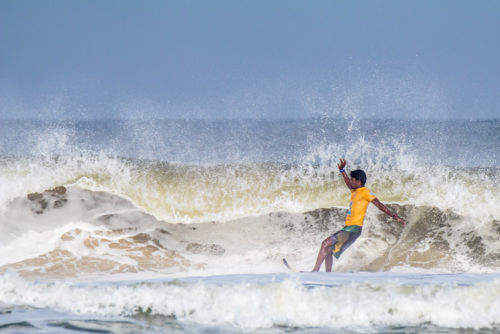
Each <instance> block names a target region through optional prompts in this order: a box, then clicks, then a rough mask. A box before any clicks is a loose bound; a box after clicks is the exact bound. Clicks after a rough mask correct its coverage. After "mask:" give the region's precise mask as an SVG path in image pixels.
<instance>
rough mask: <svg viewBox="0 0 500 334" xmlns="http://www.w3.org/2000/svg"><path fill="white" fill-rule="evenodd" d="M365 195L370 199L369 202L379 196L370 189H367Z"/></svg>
mask: <svg viewBox="0 0 500 334" xmlns="http://www.w3.org/2000/svg"><path fill="white" fill-rule="evenodd" d="M363 197H364V198H365V199H366V200H367V201H368V202H371V201H373V200H374V199H375V198H377V196H375V195H374V194H373V193H372V192H371V191H370V190H368V189H366V191H365V192H363Z"/></svg>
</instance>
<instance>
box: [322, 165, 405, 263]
mask: <svg viewBox="0 0 500 334" xmlns="http://www.w3.org/2000/svg"><path fill="white" fill-rule="evenodd" d="M346 164H347V162H346V161H345V160H343V159H340V162H339V163H338V164H337V166H338V167H339V172H340V173H341V174H342V176H343V177H344V181H345V184H346V185H347V187H348V188H349V189H350V190H351V204H350V206H349V211H348V212H347V217H346V219H345V224H344V227H343V228H342V229H341V230H340V231H338V232H335V233H334V234H332V235H331V236H329V237H328V238H326V239H325V240H323V242H322V243H321V248H320V249H319V252H318V258H317V260H316V264H315V265H314V268H313V270H312V271H319V268H320V267H321V264H322V263H323V261H325V267H326V271H328V272H330V271H332V264H333V256H335V258H337V259H338V258H339V257H340V255H341V254H342V253H343V252H344V251H345V250H346V249H347V248H348V247H349V246H351V245H352V244H353V243H354V241H356V239H357V238H358V237H359V236H360V235H361V230H362V229H363V220H364V219H365V214H366V209H367V208H368V204H370V203H373V204H374V205H375V206H376V207H377V208H379V209H380V210H381V211H382V212H384V213H385V214H386V215H388V216H390V217H392V218H393V219H395V220H396V221H398V222H400V223H401V224H403V225H405V224H406V221H405V220H404V219H402V218H400V217H399V216H398V215H397V214H395V213H393V212H392V211H391V210H389V209H388V208H387V207H386V206H385V205H384V204H382V203H381V202H380V201H379V200H378V199H377V198H376V197H375V196H374V195H373V194H372V193H371V192H370V190H368V189H367V188H366V187H365V183H366V173H365V172H364V171H362V170H361V169H357V170H354V171H352V172H351V173H350V174H349V175H350V177H349V176H348V175H347V173H346V171H345V169H344V168H345V166H346Z"/></svg>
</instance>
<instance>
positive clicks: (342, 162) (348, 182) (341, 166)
mask: <svg viewBox="0 0 500 334" xmlns="http://www.w3.org/2000/svg"><path fill="white" fill-rule="evenodd" d="M346 165H347V161H345V160H344V159H340V162H339V163H338V164H337V167H339V171H340V173H341V174H342V177H343V178H344V182H345V184H346V186H347V187H348V188H349V189H351V190H353V189H354V187H353V186H352V184H351V179H349V176H348V175H347V173H346V172H345V170H344V168H345V166H346Z"/></svg>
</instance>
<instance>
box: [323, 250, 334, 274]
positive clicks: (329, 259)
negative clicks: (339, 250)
mask: <svg viewBox="0 0 500 334" xmlns="http://www.w3.org/2000/svg"><path fill="white" fill-rule="evenodd" d="M328 250H329V252H328V254H326V258H325V270H326V271H327V272H329V273H331V272H332V266H333V256H332V254H333V252H332V249H331V248H329V249H328Z"/></svg>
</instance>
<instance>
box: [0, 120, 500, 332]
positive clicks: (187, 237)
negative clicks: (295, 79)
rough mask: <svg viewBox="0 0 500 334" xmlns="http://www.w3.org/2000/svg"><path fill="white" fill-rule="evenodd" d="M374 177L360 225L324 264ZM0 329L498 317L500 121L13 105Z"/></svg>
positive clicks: (489, 327)
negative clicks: (70, 110) (65, 116)
mask: <svg viewBox="0 0 500 334" xmlns="http://www.w3.org/2000/svg"><path fill="white" fill-rule="evenodd" d="M339 158H345V159H346V160H347V161H348V169H349V170H352V169H355V168H362V169H364V170H365V171H366V172H367V175H368V181H367V187H368V188H369V189H371V190H372V191H373V192H374V193H375V195H376V196H377V197H378V198H379V199H380V200H381V201H382V202H383V203H385V204H386V205H388V206H389V207H390V208H391V209H392V210H394V211H396V212H397V213H398V214H399V215H400V216H402V217H404V218H406V219H407V221H408V222H409V224H408V225H407V226H406V227H404V228H403V227H402V226H401V225H399V224H398V223H397V222H395V221H392V220H391V219H389V218H388V217H386V216H384V215H383V214H381V212H380V211H378V210H377V209H376V208H374V207H373V206H370V207H369V209H368V212H367V216H366V219H365V227H364V229H363V234H362V235H361V237H360V238H359V239H358V240H357V241H356V243H355V244H354V245H353V246H352V247H351V248H350V249H349V250H348V251H346V252H345V253H344V254H343V256H342V257H341V258H340V259H339V260H336V261H335V262H334V272H333V273H306V272H304V273H300V272H290V271H288V270H287V269H286V268H285V267H284V266H283V264H282V261H281V259H282V258H287V259H288V261H289V262H290V264H291V265H292V266H293V267H294V268H296V269H297V270H298V271H300V270H303V271H307V270H310V269H312V266H313V264H314V261H315V258H316V254H317V251H318V248H319V244H320V243H321V241H322V240H323V239H324V238H325V237H326V236H328V235H329V234H331V233H332V232H335V231H336V230H338V229H340V228H341V227H342V225H343V221H344V219H345V214H346V211H347V206H348V204H349V195H350V194H349V191H348V189H347V188H346V186H345V184H344V183H343V180H342V179H341V177H340V175H339V174H338V171H337V167H336V163H337V161H338V159H339ZM0 184H1V185H2V192H0V332H9V333H10V332H18V333H24V332H29V333H47V332H50V333H53V332H58V333H74V332H75V331H81V332H93V333H95V332H99V333H100V332H103V333H137V332H145V333H157V332H158V333H160V332H173V333H176V332H178V333H185V332H187V333H201V332H203V333H205V332H213V333H241V332H250V333H326V332H328V333H365V332H373V333H475V332H481V333H496V332H498V331H500V274H499V269H500V238H499V237H500V205H499V204H498V203H500V195H499V192H498V188H499V186H500V121H498V120H490V121H465V120H452V121H418V120H360V119H355V118H353V119H329V118H318V119H309V120H293V121H255V120H239V121H236V120H235V121H189V120H155V121H141V120H129V121H80V122H67V121H66V122H54V121H50V122H49V121H47V122H41V121H12V120H11V121H8V120H4V121H0Z"/></svg>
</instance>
